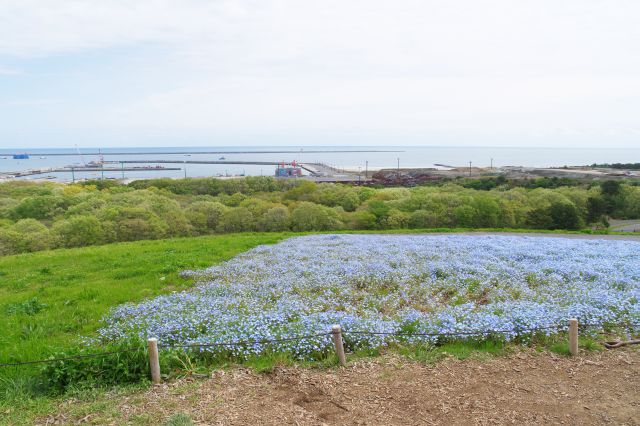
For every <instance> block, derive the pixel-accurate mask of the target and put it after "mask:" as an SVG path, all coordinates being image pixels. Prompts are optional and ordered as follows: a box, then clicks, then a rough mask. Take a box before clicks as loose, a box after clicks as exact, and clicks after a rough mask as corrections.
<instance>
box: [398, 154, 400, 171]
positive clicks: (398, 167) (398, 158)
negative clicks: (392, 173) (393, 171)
mask: <svg viewBox="0 0 640 426" xmlns="http://www.w3.org/2000/svg"><path fill="white" fill-rule="evenodd" d="M398 173H400V157H398Z"/></svg>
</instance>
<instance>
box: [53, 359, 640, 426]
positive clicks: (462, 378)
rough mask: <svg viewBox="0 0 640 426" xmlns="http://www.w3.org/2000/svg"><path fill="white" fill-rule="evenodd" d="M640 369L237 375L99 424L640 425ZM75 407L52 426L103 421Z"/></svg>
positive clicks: (461, 366)
mask: <svg viewBox="0 0 640 426" xmlns="http://www.w3.org/2000/svg"><path fill="white" fill-rule="evenodd" d="M639 361H640V350H638V348H637V347H635V348H623V349H617V350H613V351H607V352H600V353H590V354H587V355H585V356H580V357H576V358H567V357H563V356H559V355H555V354H552V353H543V354H539V353H536V352H534V351H527V352H518V353H515V354H512V355H509V356H503V357H496V358H489V359H485V360H478V359H467V360H464V361H459V360H455V359H453V358H449V359H445V360H442V361H440V362H438V363H436V364H434V365H427V364H422V363H417V362H412V361H408V360H407V359H405V358H401V357H398V356H383V357H380V358H375V359H367V360H358V361H354V362H350V363H349V365H348V366H347V367H346V368H344V369H332V370H318V369H308V368H301V367H281V368H277V369H275V371H273V372H271V373H262V374H259V373H255V372H253V371H251V370H248V369H244V368H234V369H231V370H227V371H222V370H219V371H216V372H214V373H213V374H212V375H211V377H210V378H207V379H194V378H186V379H181V380H177V381H174V382H171V383H168V384H163V385H159V386H155V387H153V388H151V389H150V390H148V391H146V392H142V393H141V394H137V395H134V396H128V397H124V398H121V400H118V401H117V404H116V407H117V408H116V412H117V416H116V417H114V419H113V421H112V422H111V421H110V420H109V419H105V418H102V419H101V420H99V422H100V424H106V423H110V424H123V423H128V422H131V421H132V420H133V419H135V418H137V417H139V416H140V415H142V414H144V415H148V413H155V414H154V418H155V422H153V423H152V424H158V422H159V423H162V422H163V421H164V420H165V419H167V418H168V417H170V416H171V415H172V414H175V413H177V412H184V413H187V414H188V415H190V416H191V418H192V419H193V421H194V422H195V423H196V424H201V425H209V424H211V425H218V424H220V425H247V424H253V425H284V424H287V425H417V424H420V425H451V424H464V425H466V424H477V425H485V424H566V425H591V424H626V425H640V363H639ZM65 407H66V409H69V408H70V405H68V404H67V405H66V406H65V405H63V406H62V407H61V411H60V413H58V414H57V415H54V416H49V417H48V418H46V419H42V423H43V424H44V423H46V422H49V424H52V423H67V422H69V423H78V422H88V423H95V421H96V420H97V419H94V420H93V421H92V418H91V415H89V416H85V417H84V418H82V419H79V418H76V419H73V418H70V416H69V415H68V413H67V415H65ZM63 419H64V420H63ZM61 420H62V421H61Z"/></svg>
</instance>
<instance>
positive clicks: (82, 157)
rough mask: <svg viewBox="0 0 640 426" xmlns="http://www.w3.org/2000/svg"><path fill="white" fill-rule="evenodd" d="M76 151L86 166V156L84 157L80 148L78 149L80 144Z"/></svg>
mask: <svg viewBox="0 0 640 426" xmlns="http://www.w3.org/2000/svg"><path fill="white" fill-rule="evenodd" d="M76 151H78V155H79V156H80V160H81V161H82V165H83V166H86V165H87V162H86V161H84V156H83V155H82V153H81V152H80V148H78V144H76Z"/></svg>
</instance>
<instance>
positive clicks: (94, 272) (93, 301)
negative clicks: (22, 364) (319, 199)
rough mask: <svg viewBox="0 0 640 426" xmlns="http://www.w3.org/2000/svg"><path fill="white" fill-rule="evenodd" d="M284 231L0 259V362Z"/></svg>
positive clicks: (59, 339) (33, 355) (72, 338)
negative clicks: (183, 273) (182, 273)
mask: <svg viewBox="0 0 640 426" xmlns="http://www.w3.org/2000/svg"><path fill="white" fill-rule="evenodd" d="M287 235H288V234H280V233H272V234H234V235H223V236H208V237H198V238H183V239H172V240H161V241H139V242H133V243H120V244H112V245H108V246H99V247H86V248H80V249H61V250H53V251H47V252H39V253H33V254H23V255H17V256H8V257H0V312H2V315H3V321H2V322H1V323H0V363H6V362H16V361H29V360H35V359H41V358H43V357H46V356H47V355H49V354H50V353H52V352H54V351H57V350H60V349H63V348H66V347H69V346H70V345H76V344H77V341H78V336H87V335H91V333H92V332H93V331H94V330H96V328H97V327H98V326H99V324H100V319H101V318H102V317H103V316H104V315H105V314H106V313H107V312H108V311H109V309H110V308H111V307H113V306H116V305H119V304H121V303H124V302H132V301H138V300H141V299H144V298H148V297H152V296H155V295H158V294H162V293H169V292H172V291H179V290H182V289H185V288H187V287H188V286H189V285H191V281H189V280H185V279H183V278H180V277H179V276H178V273H179V272H180V271H182V270H184V269H190V268H203V267H206V266H210V265H212V264H215V263H218V262H221V261H224V260H227V259H230V258H231V257H233V256H235V255H236V254H238V253H240V252H243V251H245V250H248V249H250V248H252V247H255V246H257V245H260V244H273V243H276V242H278V241H280V240H282V239H283V238H285V237H286V236H287Z"/></svg>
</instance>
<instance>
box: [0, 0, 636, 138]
mask: <svg viewBox="0 0 640 426" xmlns="http://www.w3.org/2000/svg"><path fill="white" fill-rule="evenodd" d="M75 144H78V145H79V146H81V147H83V146H84V147H89V146H92V147H99V146H104V147H107V146H159V145H163V146H196V145H209V146H230V145H254V146H257V145H295V146H301V145H463V146H472V145H473V146H478V145H480V146H484V145H491V146H550V147H557V146H567V147H629V148H631V147H638V146H640V1H638V0H628V1H622V0H620V1H618V0H531V1H526V0H487V1H485V0H440V1H430V0H421V1H418V0H416V1H413V0H394V1H390V0H386V1H379V0H363V1H356V0H340V1H337V0H336V1H334V0H321V1H318V0H315V1H306V0H254V1H249V0H248V1H240V0H238V1H226V0H209V1H205V0H135V1H132V0H122V1H121V0H0V147H10V148H28V147H54V146H65V147H68V146H73V145H75Z"/></svg>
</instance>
